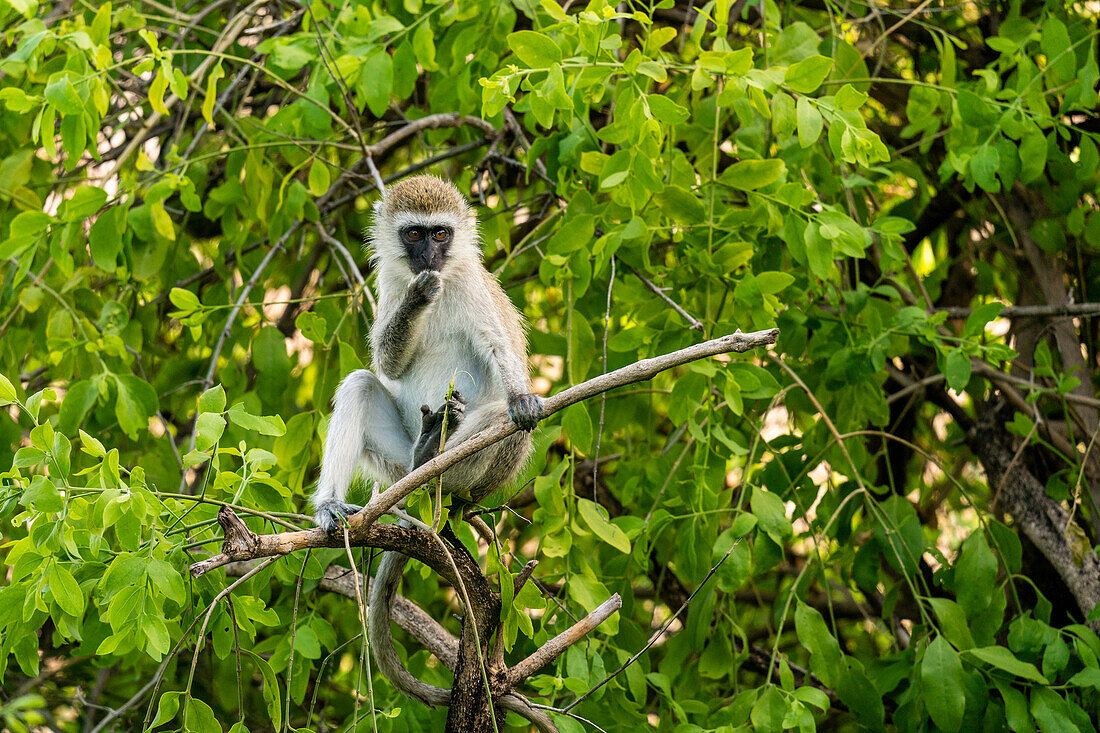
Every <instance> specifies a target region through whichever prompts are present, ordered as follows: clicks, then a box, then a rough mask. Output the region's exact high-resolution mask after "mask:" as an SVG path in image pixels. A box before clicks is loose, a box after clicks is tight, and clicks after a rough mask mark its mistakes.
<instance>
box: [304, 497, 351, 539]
mask: <svg viewBox="0 0 1100 733" xmlns="http://www.w3.org/2000/svg"><path fill="white" fill-rule="evenodd" d="M362 509H363V507H361V506H359V505H358V504H345V503H344V502H342V501H330V502H329V503H327V504H322V505H321V506H319V507H317V511H316V512H315V513H314V515H313V521H314V522H316V523H317V526H318V527H320V528H321V529H323V530H325V531H326V532H332V531H334V530H337V529H339V528H340V527H342V526H344V520H345V519H347V518H348V517H350V516H351V515H352V514H355V513H356V512H358V511H361V510H362Z"/></svg>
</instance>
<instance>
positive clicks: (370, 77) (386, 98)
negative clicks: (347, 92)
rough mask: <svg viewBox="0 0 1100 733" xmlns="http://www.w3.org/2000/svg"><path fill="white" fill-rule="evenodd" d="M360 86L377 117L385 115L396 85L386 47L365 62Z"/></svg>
mask: <svg viewBox="0 0 1100 733" xmlns="http://www.w3.org/2000/svg"><path fill="white" fill-rule="evenodd" d="M358 86H359V93H360V94H361V95H362V97H363V99H364V101H366V103H367V107H369V108H370V111H371V114H372V115H374V116H375V117H381V116H382V115H384V114H385V113H386V109H387V108H388V107H389V106H390V92H391V91H392V90H393V86H394V73H393V59H392V58H390V55H389V53H387V52H386V49H385V48H379V49H376V50H375V51H374V52H373V53H372V54H371V55H370V56H368V57H367V58H366V60H365V61H364V62H363V68H362V70H361V71H360V72H359V85H358ZM310 188H311V189H312V188H313V187H312V186H310ZM326 188H327V187H326Z"/></svg>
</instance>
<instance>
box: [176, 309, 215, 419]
mask: <svg viewBox="0 0 1100 733" xmlns="http://www.w3.org/2000/svg"><path fill="white" fill-rule="evenodd" d="M184 292H187V291H184ZM195 302H196V303H197V302H198V298H196V299H195ZM224 411H225V389H224V388H223V387H222V386H221V385H220V384H215V385H214V386H213V387H211V388H210V389H208V390H206V391H205V392H203V393H202V394H201V395H199V412H224Z"/></svg>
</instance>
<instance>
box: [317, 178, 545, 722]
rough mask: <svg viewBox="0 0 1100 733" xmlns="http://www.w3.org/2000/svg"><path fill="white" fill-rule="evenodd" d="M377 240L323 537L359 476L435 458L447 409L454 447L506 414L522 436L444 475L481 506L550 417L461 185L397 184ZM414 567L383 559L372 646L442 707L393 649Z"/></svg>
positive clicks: (339, 418)
mask: <svg viewBox="0 0 1100 733" xmlns="http://www.w3.org/2000/svg"><path fill="white" fill-rule="evenodd" d="M369 237H370V242H371V244H372V246H373V248H374V257H373V258H374V262H375V265H376V269H377V280H376V291H377V301H378V307H377V311H376V313H375V321H374V324H373V326H372V328H371V334H370V342H371V352H372V364H373V368H374V370H373V371H370V370H367V369H360V370H358V371H354V372H352V373H351V374H349V375H348V376H347V377H346V378H345V379H344V380H343V382H341V384H340V386H339V387H338V388H337V389H336V395H335V397H334V398H333V411H332V418H331V420H330V421H329V428H328V436H327V438H326V439H325V451H324V456H323V457H322V459H321V475H320V479H319V481H318V485H317V489H316V491H315V492H314V494H313V506H314V509H315V512H316V514H315V519H316V522H317V525H318V526H320V527H321V528H322V529H324V530H325V531H332V530H334V529H335V528H337V527H338V526H339V525H340V524H341V523H342V521H343V518H344V517H346V516H348V515H349V514H352V513H354V512H357V511H359V510H360V509H361V508H362V507H359V506H356V505H354V504H348V503H346V502H345V501H344V499H345V497H346V495H347V489H348V486H349V485H350V484H351V481H352V478H353V476H354V474H355V473H356V471H357V470H361V471H362V473H363V474H364V477H365V478H367V479H368V480H374V481H379V482H381V483H383V484H385V485H389V484H392V483H393V482H395V481H397V480H398V479H400V478H401V477H402V476H404V475H405V474H406V473H408V472H409V471H410V470H411V469H414V468H416V467H417V466H419V465H420V464H422V463H424V462H425V461H427V460H429V459H431V458H432V457H434V456H435V454H436V452H437V451H438V449H439V445H440V440H441V433H442V428H443V422H444V420H443V415H444V410H445V409H447V410H448V411H449V414H448V416H447V419H446V422H447V428H446V429H447V437H446V442H447V443H448V444H451V445H457V444H458V443H461V442H462V441H463V440H465V439H466V438H468V437H470V436H471V435H474V434H475V433H477V432H478V431H480V430H482V429H484V428H487V427H489V426H490V425H492V424H494V423H498V422H500V421H502V420H503V419H504V418H505V417H506V416H507V417H509V418H511V420H512V421H513V422H515V424H516V425H517V426H519V427H520V428H522V430H520V431H517V432H516V433H514V434H512V435H511V436H509V437H507V438H505V439H504V440H502V441H500V442H498V443H496V444H495V445H492V446H490V447H488V448H486V449H484V450H482V451H480V452H478V453H476V454H474V455H472V456H470V457H469V458H466V459H464V460H462V461H461V462H459V463H458V464H456V465H455V466H453V467H452V468H450V469H448V470H447V472H446V473H444V474H443V488H444V490H446V491H448V492H452V493H457V494H458V495H459V496H461V497H463V498H465V499H468V500H470V501H474V502H476V501H478V500H480V499H482V498H483V497H485V496H486V495H487V494H489V493H490V492H492V491H493V490H495V489H497V488H499V487H501V486H503V485H504V484H506V483H507V482H509V481H510V480H512V479H513V478H515V476H516V474H517V473H518V472H519V470H520V469H521V468H522V466H523V464H524V463H525V462H526V460H527V458H528V456H529V455H530V451H531V433H530V431H531V430H533V429H534V427H535V425H536V424H537V423H538V421H539V418H540V417H541V416H542V409H543V406H542V398H541V397H539V396H538V395H536V394H533V393H532V392H531V388H530V382H529V380H528V376H527V341H526V338H525V336H524V332H523V324H522V317H521V316H520V314H519V312H518V311H517V310H516V308H515V306H514V305H512V302H511V300H509V299H508V296H507V295H506V294H505V293H504V289H503V288H501V286H500V284H499V283H498V282H497V280H496V278H494V277H493V276H492V274H490V273H489V271H488V270H486V269H485V266H484V265H483V264H482V262H481V246H480V243H479V239H478V234H477V222H476V219H475V217H474V212H473V210H472V209H471V208H470V206H469V205H468V204H467V203H466V201H465V199H464V198H463V197H462V195H461V194H460V193H459V191H458V189H457V188H455V187H454V185H452V184H451V183H449V182H447V181H444V180H442V179H439V178H436V177H435V176H416V177H414V178H409V179H406V180H404V181H402V182H400V183H398V184H397V185H395V186H393V187H391V188H389V189H388V190H387V191H386V192H385V193H384V194H383V196H382V199H381V201H379V202H378V203H376V204H375V207H374V221H373V223H372V225H371V228H370V232H369ZM452 385H453V394H452V395H451V396H450V397H449V398H448V395H449V394H450V393H451V391H452ZM406 562H407V558H405V556H403V555H401V554H399V553H395V552H387V553H385V554H384V555H383V557H382V561H381V562H380V564H379V566H378V573H377V576H376V578H375V582H374V587H373V588H372V589H371V597H370V613H369V632H370V633H369V635H370V642H371V648H372V650H373V652H374V655H375V660H376V662H377V664H378V665H379V667H381V669H382V672H383V673H384V674H385V675H386V677H387V678H389V679H390V681H391V682H392V683H393V684H394V686H395V687H397V688H398V689H399V690H401V691H402V692H404V693H405V694H407V695H410V696H411V697H414V698H417V699H419V700H421V701H423V702H425V703H428V704H443V703H445V702H446V699H441V698H440V696H439V694H440V693H446V691H444V690H440V689H439V688H436V687H432V686H430V685H427V684H425V683H423V682H420V681H419V680H417V679H416V678H415V677H413V676H412V675H411V674H409V672H408V671H407V670H406V669H405V668H404V667H403V666H402V665H401V663H400V660H399V659H398V658H397V654H396V652H395V651H394V648H393V638H392V632H391V630H390V607H391V605H392V602H393V595H394V593H395V592H396V590H397V584H398V582H399V581H400V578H401V572H402V570H403V568H404V566H405V563H406ZM446 694H448V695H449V693H446Z"/></svg>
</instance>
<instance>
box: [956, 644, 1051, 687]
mask: <svg viewBox="0 0 1100 733" xmlns="http://www.w3.org/2000/svg"><path fill="white" fill-rule="evenodd" d="M965 653H966V654H967V656H970V657H973V658H975V659H977V660H979V661H982V662H985V663H986V664H989V665H992V666H994V667H996V668H997V669H1002V670H1004V671H1005V672H1008V673H1009V674H1013V675H1016V676H1017V677H1022V678H1023V679H1025V680H1031V681H1032V682H1038V683H1039V684H1042V685H1047V684H1050V683H1049V682H1048V681H1047V678H1046V677H1044V676H1043V674H1042V672H1040V671H1039V670H1038V669H1037V668H1036V667H1035V665H1034V664H1030V663H1028V662H1024V661H1021V660H1019V659H1017V658H1016V657H1015V655H1013V653H1012V652H1011V651H1009V650H1008V649H1005V648H1004V647H1003V646H985V647H981V648H978V649H967V650H966V652H965Z"/></svg>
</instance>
